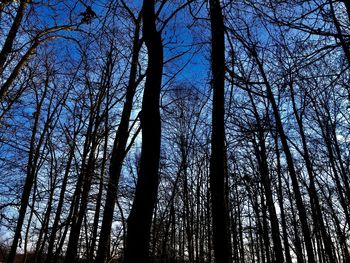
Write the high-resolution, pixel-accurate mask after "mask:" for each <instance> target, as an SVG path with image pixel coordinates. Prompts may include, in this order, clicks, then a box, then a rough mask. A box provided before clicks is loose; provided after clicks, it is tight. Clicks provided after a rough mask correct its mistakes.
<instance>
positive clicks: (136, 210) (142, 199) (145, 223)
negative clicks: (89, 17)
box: [124, 0, 163, 263]
mask: <svg viewBox="0 0 350 263" xmlns="http://www.w3.org/2000/svg"><path fill="white" fill-rule="evenodd" d="M154 8H155V1H154V0H144V2H143V37H144V41H145V44H146V47H147V51H148V67H147V72H146V82H145V89H144V94H143V101H142V113H141V127H142V148H141V160H140V169H139V174H138V179H137V183H136V192H135V198H134V202H133V205H132V209H131V212H130V216H129V218H128V229H127V238H126V248H125V254H124V262H125V263H133V262H145V263H147V262H149V241H150V230H151V224H152V214H153V210H154V207H155V203H156V199H157V191H158V181H159V173H158V168H159V159H160V140H161V137H160V136H161V126H160V112H159V99H160V88H161V83H162V75H163V44H162V39H161V33H160V32H158V31H157V29H156V15H155V10H154Z"/></svg>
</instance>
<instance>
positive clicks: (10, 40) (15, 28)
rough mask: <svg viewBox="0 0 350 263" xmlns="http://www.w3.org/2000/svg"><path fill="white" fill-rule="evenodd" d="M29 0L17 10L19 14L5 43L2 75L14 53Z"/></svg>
mask: <svg viewBox="0 0 350 263" xmlns="http://www.w3.org/2000/svg"><path fill="white" fill-rule="evenodd" d="M28 2H29V1H28V0H21V1H20V3H19V6H18V10H17V14H16V16H15V19H14V21H13V23H12V26H11V28H10V31H9V33H8V34H7V37H6V40H5V43H4V45H3V47H2V49H1V52H0V75H2V74H3V72H4V69H5V63H6V60H7V58H8V56H9V55H10V53H11V52H12V47H13V42H14V41H15V39H16V35H17V33H18V29H19V27H20V25H21V22H22V19H23V17H24V13H25V10H26V7H27V5H28Z"/></svg>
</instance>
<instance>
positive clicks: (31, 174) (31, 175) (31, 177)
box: [7, 78, 48, 263]
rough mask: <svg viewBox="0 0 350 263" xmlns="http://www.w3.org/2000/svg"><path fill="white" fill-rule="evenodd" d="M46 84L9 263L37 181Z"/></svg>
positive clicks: (39, 105) (30, 151)
mask: <svg viewBox="0 0 350 263" xmlns="http://www.w3.org/2000/svg"><path fill="white" fill-rule="evenodd" d="M45 85H46V87H45V90H44V93H43V95H42V97H41V99H40V100H38V98H37V100H38V101H37V108H36V113H35V116H34V117H35V119H34V124H33V129H32V135H31V140H30V149H29V155H28V164H27V176H26V179H25V183H24V188H23V192H22V197H21V206H20V210H19V215H18V219H17V226H16V230H15V235H14V237H13V241H12V246H11V250H10V253H9V255H8V257H7V263H13V261H14V259H15V256H16V251H17V245H18V241H19V238H20V236H21V231H22V226H23V222H24V218H25V215H26V211H27V207H28V204H29V198H30V193H31V191H32V188H33V184H34V181H35V174H36V173H35V170H36V166H37V161H38V156H39V149H40V147H41V144H42V140H43V139H44V136H43V134H42V136H41V137H40V139H41V141H39V142H38V143H36V136H37V131H38V129H39V116H40V112H41V109H42V105H43V102H44V99H45V96H46V92H47V86H48V78H46V83H45ZM43 132H44V131H43Z"/></svg>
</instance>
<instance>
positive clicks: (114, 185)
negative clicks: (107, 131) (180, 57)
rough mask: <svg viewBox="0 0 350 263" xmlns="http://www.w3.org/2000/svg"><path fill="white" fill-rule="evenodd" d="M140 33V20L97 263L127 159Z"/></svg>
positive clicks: (103, 249) (103, 255)
mask: <svg viewBox="0 0 350 263" xmlns="http://www.w3.org/2000/svg"><path fill="white" fill-rule="evenodd" d="M140 17H141V16H140ZM140 17H139V18H140ZM139 31H140V20H138V21H136V24H135V35H134V41H133V50H132V58H131V68H130V76H129V83H128V87H127V91H126V98H125V104H124V108H123V112H122V117H121V120H120V123H119V127H118V130H117V134H116V137H115V140H114V145H113V152H112V157H111V163H110V167H109V180H108V188H107V197H106V202H105V208H104V211H103V219H102V227H101V232H100V239H99V245H98V250H97V256H96V260H95V262H96V263H100V262H101V263H102V262H105V261H106V260H107V255H108V248H109V246H108V243H109V239H110V235H111V227H112V221H113V213H114V207H115V202H116V198H117V191H118V183H119V177H120V173H121V169H122V165H123V160H124V157H125V148H126V144H127V141H128V137H129V121H130V114H131V110H132V105H133V98H134V94H135V89H136V86H137V83H136V74H137V63H138V58H139V50H140V40H139Z"/></svg>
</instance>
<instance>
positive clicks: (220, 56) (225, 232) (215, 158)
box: [209, 0, 232, 263]
mask: <svg viewBox="0 0 350 263" xmlns="http://www.w3.org/2000/svg"><path fill="white" fill-rule="evenodd" d="M209 4H210V21H211V33H212V39H211V45H212V46H211V59H212V77H213V81H212V88H213V112H212V137H211V160H210V175H209V178H210V193H211V203H212V218H213V244H214V256H215V262H217V263H226V262H231V261H232V259H231V247H230V233H229V227H228V222H227V218H228V216H227V215H228V211H227V204H226V200H227V199H226V197H225V176H226V174H225V167H226V165H225V149H226V148H225V123H224V117H225V116H224V115H225V109H224V105H225V98H224V94H225V35H224V21H223V16H222V10H221V6H220V2H219V1H218V0H211V1H209Z"/></svg>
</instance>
